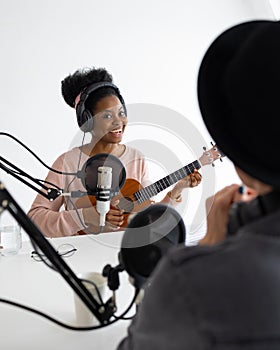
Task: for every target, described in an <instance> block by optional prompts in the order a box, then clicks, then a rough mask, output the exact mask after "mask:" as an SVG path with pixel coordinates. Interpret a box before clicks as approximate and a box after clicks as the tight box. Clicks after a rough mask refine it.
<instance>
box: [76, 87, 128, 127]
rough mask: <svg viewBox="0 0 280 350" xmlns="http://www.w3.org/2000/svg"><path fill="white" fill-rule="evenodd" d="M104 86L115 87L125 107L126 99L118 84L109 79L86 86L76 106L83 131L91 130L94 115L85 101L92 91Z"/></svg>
mask: <svg viewBox="0 0 280 350" xmlns="http://www.w3.org/2000/svg"><path fill="white" fill-rule="evenodd" d="M103 87H110V88H112V89H114V90H115V91H116V94H117V96H118V98H119V100H120V101H121V104H122V105H123V106H124V108H125V103H124V99H123V98H122V96H121V94H120V91H119V89H118V87H117V86H116V85H114V84H113V83H110V82H108V81H103V82H100V83H94V84H91V85H89V86H88V87H86V88H85V89H84V90H82V91H81V96H80V101H79V102H78V104H77V106H76V115H77V121H78V125H79V127H80V129H81V130H82V131H83V132H89V131H91V130H92V129H93V116H92V113H91V111H89V110H88V109H87V108H86V107H85V102H86V100H87V98H88V97H89V95H90V94H91V93H92V92H94V91H96V90H98V89H100V88H103ZM125 112H126V110H125Z"/></svg>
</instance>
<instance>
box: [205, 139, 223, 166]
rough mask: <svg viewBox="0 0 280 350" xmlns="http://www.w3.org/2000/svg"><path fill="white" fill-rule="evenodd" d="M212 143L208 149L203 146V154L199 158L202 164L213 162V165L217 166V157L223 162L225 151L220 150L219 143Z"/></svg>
mask: <svg viewBox="0 0 280 350" xmlns="http://www.w3.org/2000/svg"><path fill="white" fill-rule="evenodd" d="M211 145H212V148H210V149H209V150H207V149H206V147H203V154H202V156H201V157H200V158H199V161H200V163H201V165H207V164H212V166H215V164H214V162H215V161H216V160H217V159H220V161H221V162H222V161H223V159H222V158H223V157H225V155H224V153H223V152H222V151H220V150H219V148H218V147H217V145H214V144H213V143H212V142H211Z"/></svg>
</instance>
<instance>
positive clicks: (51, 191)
mask: <svg viewBox="0 0 280 350" xmlns="http://www.w3.org/2000/svg"><path fill="white" fill-rule="evenodd" d="M3 163H5V164H7V165H8V166H9V167H10V168H13V169H14V171H12V170H11V169H10V168H8V167H7V166H6V165H4V164H3ZM0 168H1V169H3V170H4V171H6V172H7V173H8V174H9V175H12V176H13V177H15V178H16V179H18V180H19V181H21V182H22V183H24V184H25V185H27V186H28V187H30V188H32V189H33V190H34V191H36V192H38V193H39V194H40V195H42V196H43V197H45V198H47V199H48V200H50V201H53V200H55V199H56V198H57V197H59V196H60V195H61V194H62V193H63V190H62V189H58V188H51V187H47V186H46V185H44V184H42V183H41V182H40V181H39V180H37V179H35V178H34V177H32V176H30V175H29V174H27V173H26V172H24V171H23V170H21V169H20V168H18V167H17V166H16V165H14V164H12V163H11V162H9V161H8V160H6V159H5V158H3V157H1V156H0ZM20 175H21V176H24V177H26V178H28V179H29V180H30V181H33V182H34V183H35V184H37V185H38V186H40V187H41V188H43V189H44V190H46V191H47V193H45V192H43V191H41V190H40V189H39V188H37V187H35V186H34V185H32V184H31V183H30V182H28V181H26V180H25V179H23V178H21V176H20Z"/></svg>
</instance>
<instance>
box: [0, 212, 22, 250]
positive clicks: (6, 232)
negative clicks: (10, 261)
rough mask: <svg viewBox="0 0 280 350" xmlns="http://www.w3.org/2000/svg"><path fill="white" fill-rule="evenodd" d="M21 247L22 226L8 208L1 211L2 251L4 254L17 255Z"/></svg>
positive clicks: (0, 236) (0, 234)
mask: <svg viewBox="0 0 280 350" xmlns="http://www.w3.org/2000/svg"><path fill="white" fill-rule="evenodd" d="M21 247H22V237H21V227H20V225H19V223H18V222H17V221H16V220H15V219H14V218H13V216H12V215H11V214H10V213H9V212H8V210H4V211H3V212H2V213H0V252H1V254H2V255H4V256H9V255H15V254H17V253H18V252H19V250H20V248H21Z"/></svg>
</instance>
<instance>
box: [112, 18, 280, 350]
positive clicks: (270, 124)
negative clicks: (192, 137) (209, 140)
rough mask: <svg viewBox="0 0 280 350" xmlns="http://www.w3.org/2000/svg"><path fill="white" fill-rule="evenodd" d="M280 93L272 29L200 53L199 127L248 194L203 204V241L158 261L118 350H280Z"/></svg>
mask: <svg viewBox="0 0 280 350" xmlns="http://www.w3.org/2000/svg"><path fill="white" fill-rule="evenodd" d="M279 86H280V22H279V21H269V20H254V21H248V22H244V23H240V24H238V25H235V26H233V27H232V28H229V29H227V30H226V31H224V32H223V33H222V34H220V35H219V36H218V37H217V38H216V39H215V40H214V41H213V43H212V44H211V45H210V47H209V48H208V50H207V51H206V53H205V55H204V57H203V60H202V63H201V66H200V69H199V74H198V86H197V88H198V101H199V106H200V110H201V114H202V118H203V120H204V122H205V125H206V127H207V129H208V131H209V133H210V135H211V136H212V137H213V139H214V141H215V142H216V144H217V145H218V147H219V148H220V149H221V150H222V152H223V153H224V154H225V155H226V156H227V157H228V158H229V159H230V160H231V161H232V162H233V164H234V166H235V168H236V171H237V173H238V174H239V176H240V179H241V181H242V182H243V184H244V186H245V188H246V187H248V188H251V191H252V192H251V193H252V195H251V196H249V197H250V198H246V201H242V196H243V195H242V194H240V193H239V192H238V189H239V187H240V184H232V185H230V186H227V187H226V188H224V189H222V190H220V191H219V192H217V193H216V194H215V195H214V196H212V197H210V198H208V199H207V201H206V209H207V232H206V235H205V237H204V238H203V239H202V240H201V241H200V242H199V244H198V245H197V246H195V247H185V246H180V247H178V246H177V247H174V248H172V249H170V250H169V252H168V253H167V255H166V256H164V257H163V258H162V259H161V261H160V262H159V264H158V265H157V267H156V269H155V270H154V272H153V276H152V282H151V284H150V285H149V286H148V287H147V288H146V289H145V295H144V298H143V300H142V302H141V304H140V306H139V308H138V312H137V314H136V316H135V318H134V319H133V321H132V324H131V325H130V327H129V329H128V336H127V337H126V338H125V339H123V340H122V341H121V343H120V344H118V350H140V349H151V350H157V349H158V350H183V349H184V350H188V349H189V350H198V349H199V350H203V349H205V350H206V349H217V350H226V349H228V350H237V349H250V350H253V349H254V350H271V349H280V330H279V325H280V298H279V295H280V268H279V266H280V162H278V160H279V155H278V153H279V149H280V138H279V130H278V128H277V126H276V123H277V119H278V117H279V110H280V102H279V101H280V98H279ZM247 197H248V195H247Z"/></svg>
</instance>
